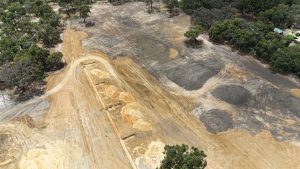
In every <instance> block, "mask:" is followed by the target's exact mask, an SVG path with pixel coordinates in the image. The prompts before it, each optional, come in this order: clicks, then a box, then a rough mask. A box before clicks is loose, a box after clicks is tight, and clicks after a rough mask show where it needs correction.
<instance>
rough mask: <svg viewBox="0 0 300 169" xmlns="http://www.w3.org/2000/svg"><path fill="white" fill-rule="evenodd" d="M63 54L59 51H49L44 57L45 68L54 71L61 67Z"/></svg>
mask: <svg viewBox="0 0 300 169" xmlns="http://www.w3.org/2000/svg"><path fill="white" fill-rule="evenodd" d="M62 57H63V54H62V53H61V52H54V53H51V54H50V55H49V56H48V58H47V59H46V68H47V70H48V71H55V70H58V69H60V68H62V67H63V66H64V65H63V63H62Z"/></svg>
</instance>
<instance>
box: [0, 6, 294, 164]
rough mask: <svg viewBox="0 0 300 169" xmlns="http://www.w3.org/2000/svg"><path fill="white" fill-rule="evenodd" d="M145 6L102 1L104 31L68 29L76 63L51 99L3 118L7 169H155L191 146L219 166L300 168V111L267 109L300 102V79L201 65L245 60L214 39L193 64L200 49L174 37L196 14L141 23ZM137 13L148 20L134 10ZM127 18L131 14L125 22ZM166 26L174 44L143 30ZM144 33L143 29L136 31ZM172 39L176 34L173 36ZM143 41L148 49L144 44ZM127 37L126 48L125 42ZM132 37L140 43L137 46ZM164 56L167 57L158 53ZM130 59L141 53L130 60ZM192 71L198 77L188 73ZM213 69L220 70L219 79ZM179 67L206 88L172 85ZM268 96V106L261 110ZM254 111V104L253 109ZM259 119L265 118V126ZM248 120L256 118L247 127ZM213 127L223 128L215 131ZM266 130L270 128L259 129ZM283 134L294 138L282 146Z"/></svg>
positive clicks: (0, 147) (52, 80)
mask: <svg viewBox="0 0 300 169" xmlns="http://www.w3.org/2000/svg"><path fill="white" fill-rule="evenodd" d="M143 7H144V6H143V5H142V4H141V3H133V5H127V6H126V5H125V6H118V7H113V6H110V5H107V4H98V5H96V6H95V7H94V8H93V16H92V18H93V17H95V15H96V14H97V16H101V17H102V20H101V23H99V22H98V21H97V22H96V24H101V26H99V27H98V26H97V27H94V28H91V29H89V30H86V29H85V28H81V27H78V24H77V25H76V28H77V29H82V30H83V31H75V30H74V29H66V30H65V31H64V33H63V44H62V52H63V54H64V60H65V61H66V63H67V66H66V67H65V68H64V69H63V70H61V71H59V72H56V73H53V74H51V75H50V76H49V77H48V78H47V91H46V93H45V95H43V96H42V97H38V98H34V99H32V100H30V101H28V102H26V103H23V104H20V105H18V106H15V107H14V109H12V110H9V111H6V112H3V113H1V116H0V117H1V123H0V168H4V169H15V168H19V169H32V168H39V169H89V168H92V169H102V168H103V169H106V168H107V169H119V168H122V169H123V168H124V169H125V168H136V169H155V168H156V167H157V166H158V165H159V164H160V161H161V160H162V159H163V154H162V152H163V147H164V145H167V144H168V145H169V144H188V145H191V146H195V147H198V148H200V149H202V150H204V151H205V153H206V154H207V156H208V157H207V161H208V167H207V168H209V169H233V168H234V169H235V168H238V169H239V168H243V169H253V168H255V169H256V168H257V169H282V168H286V169H297V168H300V163H299V160H298V157H299V156H300V147H299V145H298V144H299V142H298V139H297V137H295V135H296V136H297V132H298V131H299V119H298V117H297V116H296V115H297V114H296V113H294V111H297V107H292V106H285V105H278V106H279V107H278V109H280V108H283V107H287V108H289V112H287V114H281V113H280V112H281V111H279V112H277V111H273V109H269V111H267V110H263V109H260V108H259V106H260V105H263V104H265V105H270V104H272V103H273V104H274V100H272V99H271V100H270V99H269V98H270V97H271V98H274V97H273V95H275V96H276V97H281V96H284V97H285V98H283V99H285V100H288V101H290V102H291V103H292V104H297V100H293V99H296V98H295V97H292V96H290V95H289V94H287V95H285V94H286V93H288V92H289V89H290V88H291V89H292V88H293V90H291V91H290V92H291V93H294V94H293V95H297V94H296V93H297V90H295V88H297V87H298V86H297V85H296V84H294V83H293V82H285V83H281V82H280V81H273V80H274V79H273V77H270V76H267V75H266V74H267V73H268V72H267V70H265V69H263V71H264V72H265V74H263V75H262V76H264V75H265V76H267V77H268V78H271V79H269V80H268V81H266V80H265V78H263V77H258V76H256V75H255V72H252V70H251V69H250V67H253V65H254V66H257V65H256V64H254V62H252V60H248V61H249V62H241V63H232V62H230V63H229V62H226V64H225V65H224V64H219V62H220V61H218V60H217V59H216V58H215V57H214V56H213V57H212V58H207V59H203V58H201V59H199V58H198V60H197V57H202V55H204V56H205V57H204V58H206V57H207V56H210V54H209V52H208V51H210V50H212V51H213V49H214V48H216V50H218V51H222V53H228V55H230V56H227V55H226V57H235V56H234V55H233V54H231V53H230V52H229V51H227V49H226V48H225V47H223V46H221V47H218V46H214V45H213V44H210V43H209V42H208V41H204V44H205V46H204V48H203V49H198V50H200V52H199V51H197V50H195V51H192V54H188V56H189V57H190V58H188V59H186V58H185V57H184V55H185V54H187V53H189V52H190V51H188V49H186V48H185V47H183V46H181V45H182V44H181V40H182V36H181V35H179V34H173V33H172V32H171V31H175V32H176V31H179V32H180V31H182V30H184V29H185V28H186V26H184V25H188V24H187V23H186V22H187V21H186V19H185V18H186V16H178V18H177V19H180V20H183V22H180V23H181V24H182V25H176V24H174V23H169V22H168V21H167V19H166V18H163V19H162V20H163V21H161V15H164V14H154V15H151V17H148V19H145V20H140V19H139V21H140V22H137V20H134V19H133V18H135V19H136V18H141V17H143V16H144V15H148V14H146V12H145V11H144V9H143ZM131 8H135V12H137V13H139V14H138V15H131V14H130V13H127V12H128V11H127V10H128V9H131ZM99 9H101V10H99ZM109 11H110V12H109ZM118 11H119V12H120V13H122V12H123V13H122V14H123V15H121V16H122V18H119V20H118V17H120V13H118ZM130 12H132V9H131V11H130ZM112 15H115V16H113V17H112ZM104 16H106V17H107V18H105V17H104ZM128 18H129V19H128ZM94 19H96V18H94ZM98 19H99V18H98ZM105 19H108V21H106V20H105ZM99 20H100V19H99ZM74 22H77V23H78V21H74ZM112 22H116V23H118V24H120V23H121V24H123V25H125V26H126V25H129V27H133V29H132V30H131V31H132V32H131V33H132V34H130V36H129V37H127V38H128V39H126V38H124V36H122V34H123V35H129V34H124V29H128V30H130V29H129V28H127V27H123V29H120V28H115V27H114V26H111V25H110V24H112ZM141 22H142V23H141ZM160 22H162V23H163V24H164V26H165V29H167V28H170V27H173V28H174V29H170V30H164V29H159V30H158V29H151V30H154V32H155V31H157V32H159V31H162V32H163V33H161V34H163V35H164V36H166V37H168V38H170V39H167V40H166V39H160V38H161V37H163V35H162V36H154V35H153V36H152V35H151V36H150V35H149V34H147V33H145V32H146V31H145V29H143V28H144V26H145V25H143V24H146V25H150V26H151V25H152V26H153V25H156V24H158V23H160ZM172 22H173V21H172ZM174 22H175V21H174ZM170 25H171V26H170ZM175 25H176V26H175ZM71 27H74V25H72V24H71ZM152 28H155V27H152ZM136 29H139V30H140V32H139V33H137V34H134V30H136ZM108 30H109V31H108ZM101 31H103V32H102V33H101ZM105 31H106V32H105ZM166 32H168V33H169V34H170V35H173V36H167V35H166ZM109 33H110V34H111V35H110V34H109ZM114 33H115V36H113V35H114ZM116 35H120V36H116ZM84 38H85V39H84ZM124 39H126V40H124ZM143 39H144V40H146V41H147V43H143V44H142V41H141V40H143ZM119 40H124V43H120V44H119ZM131 40H132V41H134V42H135V43H140V46H139V45H137V46H133V47H132V48H129V47H128V46H130V45H132V43H130V42H131ZM162 40H163V42H164V43H162ZM169 40H174V43H171V42H170V41H169ZM99 41H100V42H99ZM103 43H104V44H105V45H103ZM116 44H119V45H116ZM97 45H98V46H97ZM110 45H111V46H110ZM153 45H155V48H153ZM83 46H84V47H83ZM92 46H94V47H95V46H97V48H96V47H95V48H94V47H92ZM116 46H118V47H116ZM124 47H125V48H124ZM126 47H128V48H126ZM120 49H125V52H124V51H123V50H120ZM154 49H157V51H156V52H151V50H154ZM110 50H111V51H110ZM202 50H203V51H202ZM143 51H144V52H145V55H143ZM201 51H202V53H201ZM104 52H105V53H106V54H105V53H104ZM126 52H131V54H132V55H129V54H130V53H127V54H128V55H126V56H129V57H120V54H122V53H126ZM197 52H198V53H197ZM162 54H165V57H164V58H161V57H162V56H161V55H162ZM123 56H124V55H123ZM163 56H164V55H163ZM222 57H223V56H222ZM224 57H225V56H224ZM191 58H196V60H194V59H191ZM225 60H230V58H225ZM142 61H143V62H142ZM250 61H251V64H250ZM242 63H243V64H245V63H247V64H248V67H249V69H248V68H245V69H243V68H240V65H242ZM190 65H192V66H191V69H190V70H186V69H184V68H185V67H189V66H190ZM193 65H194V66H193ZM195 65H196V66H195ZM150 67H151V68H150ZM199 67H200V68H199ZM246 67H247V66H246ZM201 68H203V69H201ZM213 68H216V69H218V72H216V73H213V74H212V72H211V71H210V70H212V69H213ZM259 68H261V67H259ZM195 69H196V70H197V72H198V73H197V74H196V75H195V77H192V78H191V79H189V78H186V77H184V76H185V75H186V74H191V73H193V70H195ZM253 69H255V68H253ZM171 70H174V71H178V73H177V74H176V73H175V75H176V77H177V76H178V78H182V77H183V79H184V78H186V79H185V81H186V82H190V83H193V81H195V82H197V83H199V84H197V85H198V87H199V89H196V90H189V88H188V89H186V88H184V86H185V85H186V84H184V83H182V84H183V85H182V86H179V85H177V84H176V83H175V82H173V81H172V80H170V79H169V78H168V72H171ZM266 72H267V73H266ZM208 74H209V75H208ZM171 76H172V77H173V75H169V77H171ZM210 76H211V77H210ZM272 76H273V75H272ZM274 76H275V75H274ZM276 76H277V75H276ZM202 77H204V79H205V80H203V79H201V78H202ZM279 77H280V78H284V79H285V77H282V76H279ZM199 78H200V79H201V82H199V81H198V80H197V79H199ZM179 80H182V79H179ZM174 81H175V80H174ZM178 84H180V83H178ZM220 84H222V85H227V86H226V87H220ZM242 84H244V85H242ZM235 85H238V86H243V88H241V87H238V88H239V89H240V90H239V91H242V92H243V93H244V94H243V93H239V95H233V94H232V93H233V92H234V91H235V90H234V89H232V87H234V86H235ZM259 85H260V86H261V87H258V86H259ZM228 86H229V87H228ZM274 86H275V87H274ZM187 87H191V88H197V87H195V86H187ZM217 89H218V90H217ZM267 89H268V90H267ZM214 90H216V93H217V95H216V96H220V93H222V92H224V91H225V93H226V92H227V91H229V92H228V93H229V94H228V95H227V97H214V96H213V94H212V93H213V91H214ZM219 90H220V91H219ZM232 91H233V92H232ZM266 91H267V92H266ZM248 92H249V93H250V94H251V96H249V93H248ZM285 92H286V93H285ZM259 98H263V99H262V100H260V102H261V103H260V104H257V103H258V101H257V100H258V99H259ZM292 98H293V99H292ZM222 99H223V100H222ZM239 99H242V101H243V102H242V103H241V102H240V100H239ZM226 101H227V102H226ZM272 101H273V102H272ZM275 101H276V102H282V101H281V100H275ZM254 105H255V106H257V107H255V106H254ZM250 106H252V107H254V108H253V109H251V111H250V110H249V109H248V107H250ZM207 110H208V111H207ZM258 110H259V111H258ZM276 110H277V109H276ZM282 111H284V109H283V110H282ZM295 114H296V115H295ZM225 117H226V118H225ZM255 119H256V120H257V119H259V120H261V121H260V123H259V124H257V121H255ZM201 120H205V121H207V123H202V121H201ZM210 120H211V121H210ZM243 120H248V121H247V122H244V123H243ZM266 120H270V121H266ZM272 120H273V121H272ZM229 122H230V123H229ZM210 124H213V125H211V126H207V125H210ZM260 125H263V127H261V128H258V127H257V126H260ZM275 125H278V126H275ZM276 127H278V128H276ZM224 129H225V130H224ZM284 129H285V130H284ZM291 130H293V131H291ZM249 131H255V132H249ZM276 132H278V133H276ZM276 134H277V135H276ZM298 134H299V133H298ZM275 136H278V137H279V136H280V137H284V138H283V139H282V141H278V138H276V137H275ZM285 136H286V137H285ZM288 136H290V137H288ZM297 145H298V146H297Z"/></svg>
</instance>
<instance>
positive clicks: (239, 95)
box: [212, 85, 251, 106]
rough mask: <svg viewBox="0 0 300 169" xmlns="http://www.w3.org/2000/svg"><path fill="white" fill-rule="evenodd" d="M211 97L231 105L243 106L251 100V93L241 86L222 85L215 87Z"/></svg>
mask: <svg viewBox="0 0 300 169" xmlns="http://www.w3.org/2000/svg"><path fill="white" fill-rule="evenodd" d="M212 95H213V96H214V97H216V98H218V99H220V100H223V101H225V102H227V103H230V104H233V105H237V106H240V105H244V104H246V103H247V102H248V100H249V99H250V98H251V93H250V92H249V91H248V90H247V89H245V88H244V87H242V86H238V85H222V86H219V87H217V88H216V89H215V90H214V91H213V92H212Z"/></svg>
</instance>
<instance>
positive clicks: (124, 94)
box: [119, 92, 135, 103]
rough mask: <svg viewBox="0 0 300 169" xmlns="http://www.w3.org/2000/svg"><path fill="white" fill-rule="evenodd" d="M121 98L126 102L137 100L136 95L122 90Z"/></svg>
mask: <svg viewBox="0 0 300 169" xmlns="http://www.w3.org/2000/svg"><path fill="white" fill-rule="evenodd" d="M119 99H120V100H122V101H123V102H125V103H131V102H134V101H135V99H134V97H133V96H132V94H131V93H129V92H121V93H120V95H119Z"/></svg>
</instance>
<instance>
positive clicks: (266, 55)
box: [255, 32, 287, 62]
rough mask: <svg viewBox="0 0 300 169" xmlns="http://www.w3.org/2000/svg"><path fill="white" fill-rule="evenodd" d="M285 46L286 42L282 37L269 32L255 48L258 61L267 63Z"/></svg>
mask: <svg viewBox="0 0 300 169" xmlns="http://www.w3.org/2000/svg"><path fill="white" fill-rule="evenodd" d="M286 46H287V44H286V41H285V40H284V37H283V36H282V35H280V34H278V33H275V32H270V33H268V34H267V35H266V36H265V37H264V38H262V39H261V40H260V41H259V43H258V44H257V45H256V46H255V52H256V55H257V57H258V58H259V59H262V60H264V61H267V62H269V61H270V59H271V57H272V56H273V55H274V53H276V52H277V50H278V49H280V48H284V47H286Z"/></svg>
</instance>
